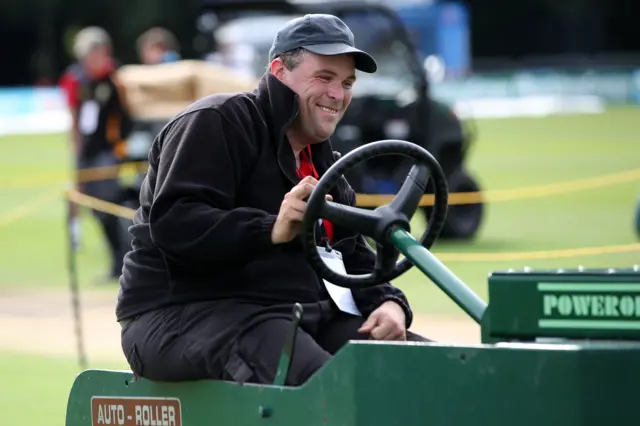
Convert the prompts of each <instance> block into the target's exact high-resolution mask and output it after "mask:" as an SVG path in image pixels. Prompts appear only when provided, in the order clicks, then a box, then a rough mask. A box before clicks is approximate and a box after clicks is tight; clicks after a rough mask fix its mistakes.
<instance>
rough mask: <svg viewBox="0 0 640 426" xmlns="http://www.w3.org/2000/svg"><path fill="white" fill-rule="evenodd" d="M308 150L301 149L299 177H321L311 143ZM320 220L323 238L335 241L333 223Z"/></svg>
mask: <svg viewBox="0 0 640 426" xmlns="http://www.w3.org/2000/svg"><path fill="white" fill-rule="evenodd" d="M306 151H307V152H306V153H305V152H304V150H302V151H300V167H298V170H296V172H297V174H298V177H299V178H300V179H303V178H304V177H305V176H313V177H314V178H316V179H319V178H320V176H319V175H318V171H317V170H316V168H315V166H314V165H313V162H312V161H311V147H309V145H307V148H306ZM318 222H319V225H320V232H321V233H322V236H323V239H325V238H326V239H328V240H329V241H330V242H333V224H332V223H331V222H329V221H328V220H319V221H318Z"/></svg>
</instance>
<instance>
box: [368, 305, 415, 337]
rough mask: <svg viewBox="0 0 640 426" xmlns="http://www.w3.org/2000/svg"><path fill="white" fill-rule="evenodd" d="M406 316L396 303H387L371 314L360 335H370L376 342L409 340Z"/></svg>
mask: <svg viewBox="0 0 640 426" xmlns="http://www.w3.org/2000/svg"><path fill="white" fill-rule="evenodd" d="M405 319H406V318H405V314H404V311H403V310H402V307H401V306H400V305H398V304H397V303H396V302H393V301H391V300H390V301H387V302H384V303H383V304H382V305H380V306H379V307H378V308H377V309H376V310H375V311H373V312H371V315H369V318H367V320H366V321H365V322H364V324H362V326H361V327H360V329H359V330H358V332H359V333H368V334H369V335H370V336H371V337H372V338H373V339H375V340H407V330H406V328H405Z"/></svg>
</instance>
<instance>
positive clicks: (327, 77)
mask: <svg viewBox="0 0 640 426" xmlns="http://www.w3.org/2000/svg"><path fill="white" fill-rule="evenodd" d="M320 80H322V81H331V77H329V76H327V75H321V76H320Z"/></svg>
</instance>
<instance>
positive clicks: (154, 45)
mask: <svg viewBox="0 0 640 426" xmlns="http://www.w3.org/2000/svg"><path fill="white" fill-rule="evenodd" d="M136 45H137V48H138V56H139V57H140V61H141V62H142V63H143V64H147V65H153V64H161V63H166V62H175V61H178V60H180V45H179V43H178V40H177V39H176V36H175V35H174V34H173V33H172V32H171V31H169V30H167V29H165V28H162V27H153V28H150V29H148V30H147V31H145V32H144V33H142V35H140V37H138V40H137V42H136Z"/></svg>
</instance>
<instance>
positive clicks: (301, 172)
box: [296, 145, 319, 179]
mask: <svg viewBox="0 0 640 426" xmlns="http://www.w3.org/2000/svg"><path fill="white" fill-rule="evenodd" d="M306 151H307V152H306V153H305V152H304V150H302V151H300V167H298V170H296V173H297V174H298V177H299V178H300V179H302V178H304V177H305V176H309V175H311V176H313V177H314V178H316V179H318V178H319V175H318V171H317V170H316V168H315V166H314V165H313V162H312V159H311V147H309V145H307V148H306Z"/></svg>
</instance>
